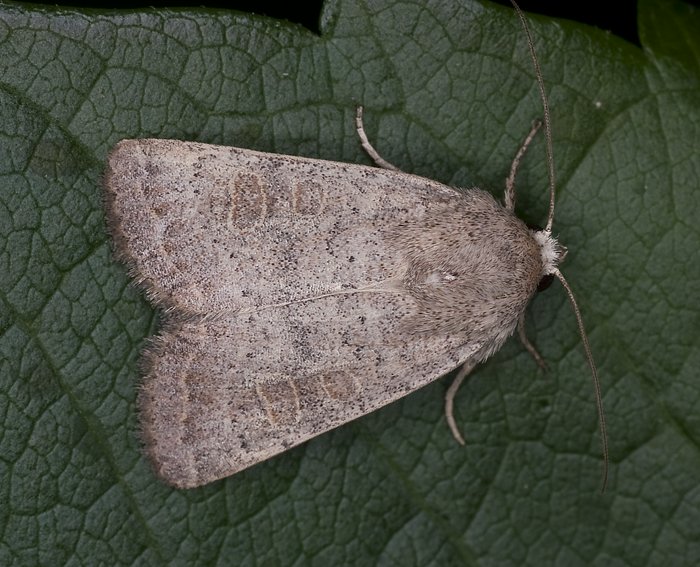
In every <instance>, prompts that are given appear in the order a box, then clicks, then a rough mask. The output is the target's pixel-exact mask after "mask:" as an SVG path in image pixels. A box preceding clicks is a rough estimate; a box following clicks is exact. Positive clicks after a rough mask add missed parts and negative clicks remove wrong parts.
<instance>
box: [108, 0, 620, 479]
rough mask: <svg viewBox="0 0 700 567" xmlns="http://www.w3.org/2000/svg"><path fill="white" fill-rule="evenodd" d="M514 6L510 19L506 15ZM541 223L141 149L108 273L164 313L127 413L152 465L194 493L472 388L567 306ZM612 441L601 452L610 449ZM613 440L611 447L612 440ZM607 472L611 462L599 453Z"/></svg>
mask: <svg viewBox="0 0 700 567" xmlns="http://www.w3.org/2000/svg"><path fill="white" fill-rule="evenodd" d="M516 8H517V6H516ZM518 14H519V16H520V18H521V21H522V23H523V26H524V28H525V30H526V33H527V37H528V44H529V46H530V49H531V52H532V55H533V60H534V61H535V68H536V75H537V79H538V84H539V85H540V89H541V92H542V96H543V101H544V110H545V115H544V126H545V136H546V140H547V147H548V156H549V162H550V193H551V204H550V212H549V217H548V221H547V225H546V227H545V228H544V229H542V230H534V229H530V228H528V227H527V226H526V225H525V224H524V223H523V222H522V221H521V220H520V219H518V218H517V217H516V216H515V214H514V207H515V189H514V187H515V173H516V169H517V164H518V162H519V160H520V159H521V157H522V154H523V152H524V151H525V148H526V147H527V145H528V144H529V143H530V141H531V140H532V138H533V136H534V135H535V132H536V130H537V128H538V127H539V126H537V125H536V126H535V127H533V129H532V131H531V132H530V134H529V135H528V136H527V138H526V140H525V142H524V144H523V146H522V148H521V149H520V151H519V152H518V154H517V155H516V158H515V160H514V163H513V167H512V169H511V174H510V176H509V177H508V180H507V182H506V194H505V201H504V204H501V203H499V202H497V201H496V199H495V198H494V197H492V196H491V194H490V193H488V192H485V191H482V190H480V189H477V188H472V189H467V190H460V189H455V188H452V187H448V186H445V185H442V184H440V183H437V182H435V181H431V180H429V179H425V178H422V177H418V176H415V175H410V174H408V173H403V172H401V171H398V170H397V169H396V168H394V167H393V166H391V165H390V164H388V163H387V162H386V161H384V160H383V159H382V158H381V157H380V156H379V155H378V153H377V152H376V151H375V150H374V148H373V147H372V146H371V144H370V143H369V141H368V139H367V136H366V134H365V131H364V127H363V124H362V114H361V108H360V109H358V116H357V131H358V134H359V137H360V141H361V143H362V145H363V147H364V148H365V150H366V151H367V152H368V154H369V155H370V156H371V157H372V158H373V159H374V161H375V162H376V163H377V165H379V166H380V167H370V166H364V165H353V164H347V163H339V162H332V161H322V160H316V159H309V158H302V157H294V156H286V155H277V154H269V153H262V152H257V151H252V150H248V149H241V148H233V147H223V146H214V145H208V144H201V143H194V142H182V141H177V140H159V139H137V140H123V141H121V142H119V143H118V144H117V145H116V146H115V148H114V149H113V150H112V152H111V153H110V155H109V158H108V166H107V170H106V174H105V177H104V191H105V201H106V211H107V219H108V226H109V231H110V233H111V235H112V238H113V240H114V245H115V250H116V254H117V256H118V257H119V258H120V259H121V260H122V261H123V262H125V263H126V264H127V265H128V266H129V267H130V272H131V275H132V276H133V277H134V279H135V280H136V282H137V283H138V284H140V285H141V286H142V287H143V288H144V289H145V291H146V294H147V296H148V299H149V300H150V301H151V302H152V303H153V304H154V305H156V306H158V307H160V308H162V309H163V311H164V323H163V326H162V329H161V331H160V334H159V335H158V336H157V337H156V338H155V339H153V341H152V343H151V345H150V346H149V348H147V349H146V351H145V354H144V361H143V362H144V363H143V366H144V373H145V378H144V381H143V384H142V387H141V389H140V392H139V396H138V405H139V409H140V423H141V429H142V437H143V441H144V445H145V450H146V453H147V455H148V457H149V459H150V461H151V463H152V464H153V468H154V470H155V472H156V473H157V475H158V476H159V477H160V478H162V479H163V480H164V481H165V482H167V483H168V484H170V485H172V486H175V487H178V488H191V487H195V486H200V485H203V484H206V483H209V482H212V481H214V480H217V479H220V478H223V477H226V476H229V475H232V474H234V473H236V472H238V471H240V470H243V469H245V468H247V467H250V466H251V465H254V464H256V463H259V462H261V461H263V460H265V459H268V458H270V457H272V456H273V455H276V454H278V453H281V452H283V451H285V450H287V449H289V448H290V447H294V446H295V445H299V444H300V443H303V442H304V441H306V440H308V439H310V438H312V437H315V436H316V435H319V434H321V433H323V432H325V431H328V430H330V429H333V428H335V427H338V426H339V425H342V424H344V423H347V422H349V421H351V420H353V419H356V418H358V417H360V416H362V415H365V414H367V413H369V412H371V411H374V410H376V409H378V408H380V407H382V406H384V405H386V404H388V403H391V402H392V401H394V400H397V399H398V398H401V397H402V396H405V395H407V394H409V393H411V392H413V391H414V390H416V389H418V388H421V387H422V386H424V385H426V384H428V383H429V382H432V381H433V380H435V379H437V378H439V377H440V376H443V375H444V374H447V373H448V372H450V371H452V370H453V369H455V368H456V367H459V366H461V367H462V369H461V371H460V373H459V374H458V377H457V378H456V380H455V382H454V383H453V386H452V387H451V388H450V389H449V390H448V395H447V398H446V414H447V418H448V422H449V424H450V427H451V429H452V431H453V434H454V435H455V437H456V438H457V439H458V440H460V441H461V442H463V440H462V438H461V435H460V434H459V431H458V429H457V426H456V424H455V422H454V418H453V417H452V404H453V399H454V395H455V393H456V390H457V388H458V387H459V384H460V383H461V381H462V380H463V379H464V377H465V376H466V375H467V374H468V373H469V372H470V371H471V370H472V369H473V368H474V367H475V366H476V365H477V364H478V363H480V362H482V361H484V360H486V359H487V358H488V357H489V356H491V355H492V354H493V353H494V352H495V351H497V350H498V349H499V348H500V347H501V345H502V344H503V342H504V341H505V340H506V339H507V338H508V337H509V336H510V335H511V334H513V332H514V330H515V329H516V327H518V326H519V327H520V330H521V333H520V336H521V338H522V339H523V342H524V344H525V345H526V347H527V348H528V350H530V351H531V352H532V353H533V354H534V355H535V357H536V359H537V360H539V355H537V354H536V351H535V350H534V347H532V345H530V343H529V342H528V341H527V339H526V338H525V334H524V332H522V330H523V321H524V312H525V308H526V306H527V304H528V302H529V300H530V298H531V297H532V295H533V294H534V293H535V290H536V289H537V286H538V284H539V283H540V281H541V280H542V278H543V277H547V276H555V277H557V278H559V279H560V280H561V282H562V283H563V285H564V287H565V288H566V290H567V292H568V294H569V297H570V298H571V301H572V304H573V305H574V310H575V313H576V316H577V320H578V322H579V326H580V328H581V332H582V336H583V341H584V346H585V349H586V353H587V355H588V360H589V361H590V363H591V368H592V369H593V376H594V381H595V384H596V392H597V395H598V398H597V399H598V408H599V415H600V418H601V430H602V431H603V432H604V421H603V418H602V416H603V414H602V407H601V404H600V394H599V386H598V378H597V373H596V371H595V366H594V365H593V362H592V357H591V356H590V348H589V346H588V341H587V339H586V337H585V333H583V325H582V323H581V317H580V314H579V310H578V308H577V307H576V303H575V300H574V299H573V295H572V294H571V290H570V289H569V286H568V284H567V283H566V280H565V279H564V278H563V276H562V275H561V273H560V272H559V270H558V268H557V265H558V263H559V262H560V261H561V260H562V259H563V257H564V255H565V250H564V248H563V247H561V246H560V245H559V244H558V243H557V241H556V240H555V238H554V237H553V236H552V219H553V210H554V169H553V165H552V163H553V162H552V160H551V132H550V125H549V111H548V107H547V102H546V97H545V96H544V86H543V81H542V78H541V73H540V71H539V67H538V65H537V59H536V57H535V56H534V47H533V42H532V39H531V37H530V33H529V30H528V28H527V24H526V22H525V19H524V16H523V15H522V12H520V11H519V10H518ZM603 439H604V440H605V436H604V435H603ZM604 442H605V441H604ZM605 454H607V448H606V446H605Z"/></svg>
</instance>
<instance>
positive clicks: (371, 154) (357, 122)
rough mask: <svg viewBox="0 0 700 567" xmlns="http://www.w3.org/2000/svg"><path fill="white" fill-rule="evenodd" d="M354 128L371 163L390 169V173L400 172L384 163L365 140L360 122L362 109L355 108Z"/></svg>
mask: <svg viewBox="0 0 700 567" xmlns="http://www.w3.org/2000/svg"><path fill="white" fill-rule="evenodd" d="M355 127H356V128H357V135H358V136H359V137H360V144H362V149H363V150H365V152H367V155H368V156H369V157H371V158H372V161H373V162H374V163H375V164H377V166H378V167H381V168H384V169H390V170H391V171H401V170H400V169H399V168H398V167H396V166H395V165H393V164H391V163H389V162H388V161H386V160H385V159H384V158H383V157H382V156H380V155H379V152H377V150H375V149H374V147H373V146H372V144H370V143H369V140H368V139H367V134H366V133H365V126H364V124H363V122H362V107H361V106H358V107H357V114H356V115H355Z"/></svg>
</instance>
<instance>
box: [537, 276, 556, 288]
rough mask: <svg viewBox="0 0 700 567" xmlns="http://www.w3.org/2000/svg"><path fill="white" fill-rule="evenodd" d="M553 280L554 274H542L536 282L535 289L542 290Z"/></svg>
mask: <svg viewBox="0 0 700 567" xmlns="http://www.w3.org/2000/svg"><path fill="white" fill-rule="evenodd" d="M553 281H554V276H553V275H552V274H547V275H546V276H542V279H541V280H540V283H538V284H537V291H544V290H545V289H547V288H548V287H549V286H550V285H552V282H553Z"/></svg>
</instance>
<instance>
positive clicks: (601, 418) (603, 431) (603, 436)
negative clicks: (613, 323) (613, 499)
mask: <svg viewBox="0 0 700 567" xmlns="http://www.w3.org/2000/svg"><path fill="white" fill-rule="evenodd" d="M552 274H553V275H554V276H556V277H557V279H558V280H559V281H560V282H561V285H563V286H564V289H565V290H566V295H568V296H569V301H570V302H571V306H572V307H573V309H574V315H575V316H576V322H577V323H578V331H579V333H580V335H581V340H582V341H583V349H584V350H585V351H586V360H588V366H590V367H591V375H592V376H593V388H594V389H595V404H596V408H597V410H598V429H599V431H600V444H601V448H602V451H603V484H602V487H601V490H600V491H601V492H605V488H606V486H607V485H608V469H609V468H610V467H609V461H610V458H609V453H608V430H607V426H606V425H605V410H604V409H603V395H602V393H601V389H600V379H599V378H598V370H597V369H596V366H595V362H594V361H593V353H592V352H591V345H590V343H589V342H588V336H587V335H586V329H585V328H584V327H583V318H582V317H581V312H580V311H579V308H578V304H577V303H576V299H575V298H574V293H573V291H571V288H570V287H569V283H568V282H567V281H566V278H565V277H564V275H563V274H562V273H561V272H560V271H559V270H558V269H556V268H554V271H553V272H552Z"/></svg>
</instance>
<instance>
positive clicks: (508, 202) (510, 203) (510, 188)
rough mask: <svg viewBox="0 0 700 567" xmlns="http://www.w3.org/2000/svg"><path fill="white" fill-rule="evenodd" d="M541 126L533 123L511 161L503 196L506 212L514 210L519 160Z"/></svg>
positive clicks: (538, 122) (538, 121)
mask: <svg viewBox="0 0 700 567" xmlns="http://www.w3.org/2000/svg"><path fill="white" fill-rule="evenodd" d="M541 126H542V121H541V120H536V121H535V122H533V124H532V129H531V130H530V133H529V134H528V135H527V137H526V138H525V141H524V142H523V144H522V145H521V146H520V149H519V150H518V153H517V154H515V158H514V159H513V163H512V164H511V165H510V174H509V175H508V179H506V194H505V206H506V210H508V211H511V212H513V211H514V210H515V175H516V174H517V173H518V167H519V166H520V160H521V159H523V156H524V155H525V152H526V151H527V147H528V146H529V145H530V142H532V139H533V138H534V137H535V134H537V130H539V129H540V127H541Z"/></svg>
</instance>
